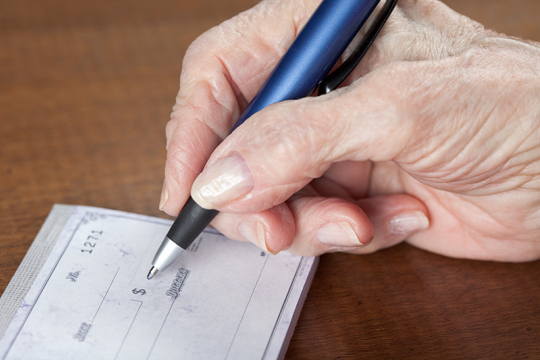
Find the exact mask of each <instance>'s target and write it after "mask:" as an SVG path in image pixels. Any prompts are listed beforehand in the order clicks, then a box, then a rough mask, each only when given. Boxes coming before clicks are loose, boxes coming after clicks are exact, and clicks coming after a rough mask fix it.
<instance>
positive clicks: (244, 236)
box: [212, 204, 295, 254]
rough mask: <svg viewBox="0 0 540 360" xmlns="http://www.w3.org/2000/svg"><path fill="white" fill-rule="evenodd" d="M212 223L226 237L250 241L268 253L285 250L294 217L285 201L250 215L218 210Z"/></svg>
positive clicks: (293, 227)
mask: <svg viewBox="0 0 540 360" xmlns="http://www.w3.org/2000/svg"><path fill="white" fill-rule="evenodd" d="M212 225H213V226H214V227H215V228H216V229H218V230H219V231H220V232H221V233H223V234H224V235H225V236H227V237H228V238H229V239H233V240H239V241H250V242H252V243H253V244H255V245H257V246H258V247H260V248H261V249H262V250H265V251H268V252H269V253H271V254H277V253H279V252H280V251H283V250H287V249H288V248H289V247H290V246H291V244H292V242H293V239H294V234H295V222H294V218H293V215H292V213H291V211H290V210H289V208H288V206H287V205H286V204H281V205H278V206H275V207H273V208H271V209H268V210H265V211H261V212H258V213H252V214H233V213H220V214H218V216H217V217H216V218H215V219H214V221H212Z"/></svg>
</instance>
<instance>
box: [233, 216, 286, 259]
mask: <svg viewBox="0 0 540 360" xmlns="http://www.w3.org/2000/svg"><path fill="white" fill-rule="evenodd" d="M238 232H239V233H240V235H242V236H243V237H244V238H245V239H246V240H248V241H250V242H252V243H253V244H255V245H257V246H259V247H260V248H261V249H263V250H264V251H266V252H269V253H270V254H272V255H276V254H277V253H274V252H272V251H270V250H268V247H267V246H266V236H265V235H264V225H263V224H262V223H261V222H260V221H257V222H255V221H247V220H245V221H242V222H241V223H240V224H238Z"/></svg>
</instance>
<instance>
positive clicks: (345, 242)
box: [317, 222, 364, 247]
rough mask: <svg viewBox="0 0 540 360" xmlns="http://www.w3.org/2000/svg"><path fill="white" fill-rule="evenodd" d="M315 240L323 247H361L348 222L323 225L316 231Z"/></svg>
mask: <svg viewBox="0 0 540 360" xmlns="http://www.w3.org/2000/svg"><path fill="white" fill-rule="evenodd" d="M317 238H318V239H319V241H320V242H321V243H323V244H325V245H329V246H337V247H353V246H362V245H364V244H362V243H361V242H360V240H359V239H358V236H356V233H355V232H354V230H353V228H352V226H351V224H349V223H348V222H338V223H328V224H324V225H323V226H321V227H320V228H319V230H317Z"/></svg>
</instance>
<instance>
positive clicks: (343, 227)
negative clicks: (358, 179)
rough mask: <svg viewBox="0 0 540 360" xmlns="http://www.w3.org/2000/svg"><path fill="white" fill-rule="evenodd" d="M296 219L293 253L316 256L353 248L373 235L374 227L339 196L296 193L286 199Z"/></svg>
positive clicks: (365, 243)
mask: <svg viewBox="0 0 540 360" xmlns="http://www.w3.org/2000/svg"><path fill="white" fill-rule="evenodd" d="M287 203H288V205H289V208H290V209H291V212H292V214H293V216H294V218H295V223H296V234H295V237H294V242H293V243H292V246H291V247H290V248H289V251H290V252H291V253H293V254H298V255H303V256H317V255H321V254H324V253H328V252H337V251H354V250H357V249H360V248H363V247H365V246H366V245H367V244H369V243H370V242H371V240H372V238H373V227H372V225H371V223H370V221H369V219H368V217H367V216H366V214H365V213H364V212H363V211H362V210H361V209H360V208H359V207H358V205H356V204H354V203H352V202H349V201H347V200H344V199H340V198H325V197H320V196H303V195H301V196H298V197H297V196H295V197H294V198H293V199H292V200H291V201H288V202H287Z"/></svg>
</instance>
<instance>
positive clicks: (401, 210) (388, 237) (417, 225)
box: [351, 194, 430, 254]
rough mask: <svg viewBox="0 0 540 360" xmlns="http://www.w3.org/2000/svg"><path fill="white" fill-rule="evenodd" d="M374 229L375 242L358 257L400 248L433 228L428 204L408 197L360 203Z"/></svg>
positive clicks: (358, 250)
mask: <svg viewBox="0 0 540 360" xmlns="http://www.w3.org/2000/svg"><path fill="white" fill-rule="evenodd" d="M358 205H359V206H360V207H361V208H362V210H363V211H364V212H365V213H366V215H367V217H368V218H369V220H370V221H371V223H372V225H373V228H374V237H373V241H372V242H371V243H370V244H369V246H366V247H364V248H361V249H354V250H353V251H351V252H352V253H355V254H368V253H373V252H375V251H378V250H381V249H386V248H388V247H391V246H394V245H397V244H399V243H401V242H402V241H404V240H407V239H408V238H409V237H410V236H412V235H414V234H417V233H419V232H421V231H423V230H426V229H428V228H429V225H430V222H429V217H428V211H427V209H426V207H425V205H424V204H423V203H422V202H421V201H420V200H418V199H416V198H415V197H412V196H410V195H405V194H394V195H381V196H375V197H371V198H366V199H363V200H360V201H358Z"/></svg>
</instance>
